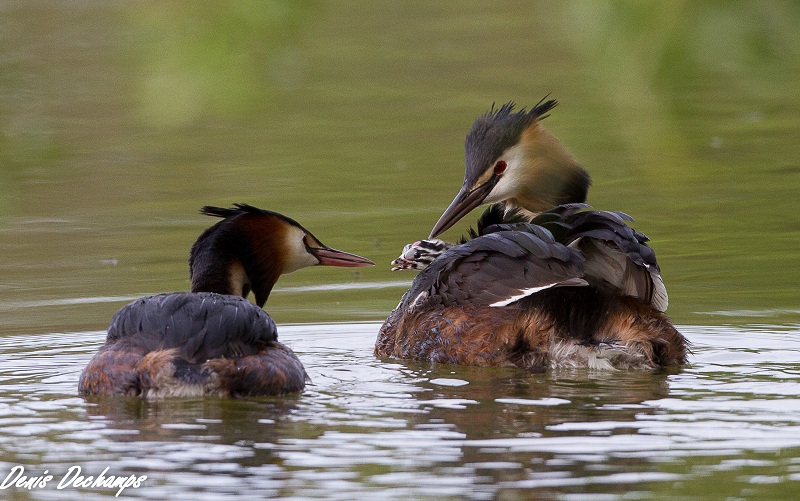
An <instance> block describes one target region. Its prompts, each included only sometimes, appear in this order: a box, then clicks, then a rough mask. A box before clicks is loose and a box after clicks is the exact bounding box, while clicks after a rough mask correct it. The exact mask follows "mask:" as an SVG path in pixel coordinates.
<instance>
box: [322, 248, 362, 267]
mask: <svg viewBox="0 0 800 501" xmlns="http://www.w3.org/2000/svg"><path fill="white" fill-rule="evenodd" d="M308 252H310V253H311V254H313V255H314V257H316V258H317V259H318V260H319V264H320V265H321V266H342V267H344V268H356V267H359V266H375V263H373V262H372V261H370V260H369V259H367V258H365V257H361V256H357V255H355V254H350V253H349V252H344V251H340V250H336V249H331V248H330V247H324V248H313V247H309V248H308Z"/></svg>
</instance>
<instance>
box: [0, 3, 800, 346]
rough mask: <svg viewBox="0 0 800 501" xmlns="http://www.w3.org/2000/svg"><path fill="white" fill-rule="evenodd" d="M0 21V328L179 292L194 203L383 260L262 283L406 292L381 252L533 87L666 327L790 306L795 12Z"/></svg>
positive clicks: (362, 311)
mask: <svg viewBox="0 0 800 501" xmlns="http://www.w3.org/2000/svg"><path fill="white" fill-rule="evenodd" d="M2 11H3V15H2V21H0V26H1V27H2V29H0V277H2V279H0V305H2V307H0V332H12V331H13V332H26V331H31V332H52V331H75V330H81V329H102V328H104V327H105V325H107V322H108V319H109V317H110V316H111V314H113V312H114V311H115V310H116V309H117V308H118V307H119V306H120V304H121V302H91V301H88V302H85V303H83V304H77V305H76V304H66V305H63V304H62V305H59V304H57V302H58V301H60V300H65V299H74V298H95V297H97V298H103V297H110V296H115V297H116V296H121V297H128V296H137V295H141V294H144V293H149V292H158V291H170V290H184V289H186V288H187V287H188V278H187V266H186V255H187V253H188V248H189V245H190V244H191V243H192V241H193V240H194V238H195V237H196V236H197V234H198V233H199V232H200V231H201V230H202V228H204V227H205V226H206V225H208V224H209V223H210V221H208V220H206V219H204V218H203V217H201V216H199V215H197V213H196V211H197V209H198V208H199V207H200V206H201V205H204V204H229V203H232V202H235V201H243V202H249V203H252V204H255V205H259V206H263V207H266V208H270V209H273V210H277V211H281V212H285V213H287V214H289V215H291V216H293V217H295V218H297V219H298V220H299V221H301V222H302V223H303V224H304V225H305V226H307V227H308V228H309V229H311V230H312V231H314V233H315V234H316V235H317V236H318V237H319V238H320V239H322V240H323V241H324V242H325V243H327V244H329V245H331V246H335V247H338V248H342V249H347V250H349V251H352V252H355V253H358V254H362V255H366V256H369V257H370V258H372V259H373V260H374V261H376V262H378V263H380V265H379V266H377V267H375V268H374V269H362V270H360V271H359V273H358V274H351V273H350V272H349V271H342V270H330V269H319V270H317V269H314V270H303V271H300V272H298V273H295V274H293V275H290V276H286V277H284V278H283V279H282V280H281V282H279V284H278V286H279V287H283V288H290V289H291V288H297V287H303V286H309V285H318V284H326V283H339V282H348V283H361V284H381V283H384V282H390V281H391V282H394V281H398V280H408V281H410V280H411V278H412V276H411V275H402V276H400V275H398V274H392V273H391V272H389V265H388V263H389V261H390V260H391V259H392V258H393V257H395V256H396V255H397V253H398V252H399V250H400V249H401V248H402V246H403V244H405V243H407V242H409V241H413V240H415V239H418V238H420V237H423V236H426V235H427V233H428V231H429V230H430V228H431V226H432V225H433V223H434V222H435V221H436V219H437V218H438V216H439V215H440V213H441V211H442V210H443V209H444V208H445V207H446V206H447V204H448V203H449V201H450V200H451V199H452V196H453V195H454V194H455V191H456V190H457V188H458V186H459V185H460V182H461V176H462V172H463V159H462V155H463V153H462V144H463V137H464V134H465V133H466V130H467V129H468V127H469V126H470V124H471V122H472V120H473V119H474V118H475V117H476V116H477V115H478V114H481V113H483V112H484V111H485V110H486V109H487V108H488V106H489V105H490V104H491V103H492V102H493V101H498V102H503V101H506V100H511V99H513V100H516V101H518V102H519V103H520V104H528V105H530V104H533V103H535V102H536V101H538V100H539V99H540V98H541V97H542V96H544V95H545V94H548V93H552V94H551V95H552V96H553V97H555V98H557V99H558V100H559V101H560V102H561V105H560V106H559V107H558V108H557V109H556V110H555V111H554V113H553V115H552V116H551V117H550V118H548V119H547V121H546V124H547V126H548V127H549V128H550V129H551V130H552V131H553V132H554V133H555V134H556V135H557V136H559V137H560V138H561V139H562V140H563V141H564V142H565V143H566V144H567V145H568V146H569V147H570V148H571V149H572V151H573V152H574V153H575V154H576V156H577V157H578V158H579V159H580V160H581V161H582V162H583V163H584V165H585V166H586V167H587V169H588V170H589V171H590V173H591V174H592V176H593V179H594V186H593V189H592V191H591V192H590V202H591V203H592V204H594V205H595V206H596V207H600V208H604V209H616V210H623V211H625V212H628V213H630V214H632V215H633V216H634V217H636V219H637V228H638V229H640V230H641V231H643V232H645V233H647V234H648V235H649V236H650V237H651V238H652V240H653V246H654V247H655V249H656V251H657V252H658V255H659V260H660V262H661V264H662V268H663V271H664V277H665V280H666V282H667V286H668V288H669V291H670V295H671V304H670V310H669V313H670V314H671V315H672V316H673V318H674V319H675V320H676V321H677V322H678V323H690V322H691V323H726V322H739V321H744V322H754V321H755V322H778V323H783V322H794V321H797V320H798V318H800V305H799V304H798V294H797V292H796V282H797V279H798V272H797V266H796V264H795V261H796V258H797V251H796V249H797V247H798V244H799V243H800V216H799V215H798V212H797V211H795V210H794V209H793V205H794V204H795V201H794V199H795V198H796V194H797V192H798V188H800V163H799V161H798V152H799V151H800V147H798V142H797V137H799V136H800V113H798V111H799V110H798V108H800V95H798V92H797V89H798V88H800V38H798V37H797V36H796V26H797V25H798V21H799V20H800V5H798V4H796V3H795V2H789V1H786V2H757V1H752V2H746V1H737V2H666V3H661V2H527V1H504V2H492V3H486V2H477V1H471V2H457V3H456V2H443V3H441V2H423V1H417V2H402V3H397V2H372V1H370V2H366V1H364V2H294V1H292V2H289V1H286V2H281V1H272V2H261V1H249V2H229V3H219V2H211V1H208V2H194V1H193V2H170V3H162V2H130V3H128V2H101V3H92V2H90V3H61V2H38V3H36V4H30V3H28V2H21V1H16V2H15V1H11V2H5V3H4V4H3V6H2ZM465 228H466V225H459V227H458V228H456V229H455V230H452V231H451V232H450V233H449V234H448V235H447V236H449V237H450V238H455V237H456V236H457V234H458V232H461V231H463V230H464V229H465ZM403 290H404V289H403V287H402V286H395V287H387V288H373V289H370V288H364V289H353V290H346V291H336V292H331V291H317V292H313V293H291V292H289V293H285V294H274V295H273V296H272V297H271V298H270V302H269V303H268V304H267V310H268V311H270V312H271V313H272V314H273V316H274V317H275V318H276V320H277V321H278V322H283V323H285V322H305V321H331V320H368V319H371V320H376V319H380V318H383V317H385V315H386V314H387V313H388V312H389V311H390V309H391V308H392V307H393V306H394V305H396V304H397V302H398V300H399V297H400V295H401V294H402V292H403ZM35 301H44V302H45V304H50V306H36V304H37V303H35ZM47 301H51V303H47ZM53 301H55V302H56V304H53V303H52V302H53ZM714 312H721V313H724V315H720V314H710V313H714Z"/></svg>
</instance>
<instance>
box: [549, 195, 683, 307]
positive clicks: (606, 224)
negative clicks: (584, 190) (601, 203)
mask: <svg viewBox="0 0 800 501" xmlns="http://www.w3.org/2000/svg"><path fill="white" fill-rule="evenodd" d="M588 207H589V206H588V205H585V204H565V205H561V206H558V207H556V208H554V209H552V210H550V211H547V212H544V213H542V214H540V215H539V216H537V217H536V218H534V219H533V223H535V224H539V225H541V226H543V227H545V228H547V229H548V230H550V231H551V232H552V233H553V234H554V235H555V236H556V239H557V240H558V241H559V242H562V243H564V244H565V245H569V246H570V247H573V248H576V249H578V250H580V252H581V254H582V255H583V257H584V258H585V260H586V265H585V272H586V277H585V278H586V279H587V280H588V281H589V282H590V283H591V284H592V285H593V286H596V287H601V288H604V289H609V290H611V291H614V292H616V293H618V294H622V295H626V296H633V297H637V298H639V299H642V300H643V301H645V302H647V303H649V304H650V305H651V306H653V307H654V308H656V309H657V310H659V311H665V310H666V309H667V305H668V302H669V300H668V297H667V290H666V288H665V287H664V282H663V281H662V279H661V270H660V268H659V266H658V262H657V261H656V254H655V252H653V249H651V248H650V247H649V246H648V245H647V242H648V238H647V236H646V235H644V234H643V233H639V232H638V231H636V230H634V229H633V228H631V227H629V226H628V223H629V222H631V221H633V218H632V217H630V216H629V215H627V214H625V213H623V212H611V211H596V210H584V209H587V208H588Z"/></svg>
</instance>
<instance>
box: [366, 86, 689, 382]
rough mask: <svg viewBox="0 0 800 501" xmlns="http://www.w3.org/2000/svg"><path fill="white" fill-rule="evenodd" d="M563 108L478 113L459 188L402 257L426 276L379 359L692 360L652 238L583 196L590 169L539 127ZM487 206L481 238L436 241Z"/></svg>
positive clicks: (408, 297)
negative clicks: (673, 318) (672, 314)
mask: <svg viewBox="0 0 800 501" xmlns="http://www.w3.org/2000/svg"><path fill="white" fill-rule="evenodd" d="M555 105H556V102H555V101H553V100H549V101H545V100H542V101H540V102H539V103H538V104H537V105H536V106H534V107H533V108H532V109H531V110H530V111H526V110H525V109H522V110H520V111H517V112H515V111H514V106H515V105H514V103H507V104H505V105H503V106H501V107H500V108H499V109H494V107H493V108H492V110H491V111H489V112H488V113H486V114H485V115H483V116H481V117H479V118H478V119H477V120H476V121H475V123H474V124H473V126H472V129H471V130H470V131H469V133H468V134H467V138H466V143H465V156H466V171H465V176H464V183H463V185H462V187H461V190H460V191H459V193H458V194H457V195H456V197H455V199H454V200H453V202H452V203H451V204H450V206H449V207H448V208H447V209H446V210H445V212H444V213H443V214H442V216H441V218H440V219H439V221H438V222H437V223H436V225H435V226H434V228H433V230H432V231H431V235H430V237H429V239H427V240H421V241H418V242H415V243H414V244H409V245H408V246H406V248H405V249H404V251H403V253H402V254H401V256H400V257H399V258H398V259H396V260H395V261H393V264H395V268H394V269H418V270H422V271H421V272H420V274H419V275H417V277H416V279H415V280H414V283H413V284H412V286H411V288H410V289H409V290H408V292H406V294H405V295H404V296H403V299H402V300H401V302H400V304H399V305H398V306H397V308H395V310H394V311H393V312H392V313H391V315H390V316H389V318H388V319H387V320H386V322H385V323H384V324H383V326H382V327H381V329H380V332H379V334H378V339H377V341H376V344H375V353H376V355H378V356H381V357H397V358H407V359H418V360H429V361H433V362H441V363H453V364H465V365H479V366H516V367H523V368H528V369H545V368H548V367H590V368H639V369H654V368H658V367H661V366H669V365H678V364H683V363H686V357H687V352H688V342H687V341H686V339H685V338H684V337H683V336H682V335H681V334H680V333H679V332H678V330H677V329H675V327H674V326H673V325H672V323H671V322H670V320H669V319H668V318H667V316H666V315H665V314H664V313H663V312H664V311H665V310H666V308H667V302H668V300H667V292H666V289H665V287H664V283H663V282H662V280H661V273H660V269H659V267H658V264H657V262H656V257H655V253H654V252H653V250H652V249H651V248H650V247H648V246H647V244H646V242H647V237H646V236H644V235H643V234H641V233H639V232H637V231H634V230H633V229H631V228H630V227H629V226H628V225H627V223H628V222H630V221H632V218H630V217H629V216H627V215H626V214H623V213H621V212H608V211H597V210H591V208H590V207H589V206H588V205H586V204H585V203H584V202H585V201H586V195H587V192H588V189H589V185H590V178H589V174H588V173H587V172H586V171H585V170H584V169H583V167H582V166H581V165H580V164H578V162H577V161H576V160H575V159H574V158H573V157H572V155H571V154H570V153H569V152H568V151H567V150H566V148H565V147H564V146H563V145H562V144H561V143H559V142H558V140H557V139H556V138H555V137H553V136H552V135H551V134H550V133H549V132H548V131H547V130H545V129H544V128H543V127H542V125H541V123H540V120H541V119H542V118H544V116H545V114H546V113H547V112H548V111H550V110H551V109H552V108H553V107H554V106H555ZM484 203H495V204H497V205H495V206H493V207H492V208H491V209H490V211H487V213H486V214H484V216H483V217H482V218H481V219H482V223H481V221H479V231H478V232H471V236H472V237H473V238H472V239H470V240H465V239H462V242H461V243H459V244H457V245H451V244H447V243H444V242H442V241H440V240H437V239H435V237H437V236H439V235H440V234H441V233H443V232H444V231H446V230H447V229H449V228H450V227H452V226H453V225H454V224H455V223H456V222H458V221H459V220H460V219H461V218H462V217H464V216H465V215H466V214H467V213H469V212H470V211H471V210H472V209H474V208H476V207H478V206H479V205H481V204H484ZM520 219H522V220H523V222H520Z"/></svg>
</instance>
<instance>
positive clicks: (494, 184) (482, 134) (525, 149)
mask: <svg viewBox="0 0 800 501" xmlns="http://www.w3.org/2000/svg"><path fill="white" fill-rule="evenodd" d="M556 104H557V103H556V101H555V100H552V99H551V100H545V99H542V100H541V101H539V103H538V104H537V105H536V106H534V107H533V108H531V110H530V111H528V110H526V109H525V108H522V109H521V110H520V111H517V112H515V111H514V107H515V104H514V103H513V102H509V103H506V104H504V105H502V106H501V107H500V108H499V109H495V108H494V105H492V109H491V110H490V111H489V112H488V113H486V114H485V115H483V116H481V117H478V119H477V120H475V123H473V124H472V128H471V129H470V131H469V133H468V134H467V138H466V141H465V143H464V153H465V160H466V169H465V172H464V183H463V185H462V186H461V190H460V191H459V192H458V194H457V195H456V197H455V199H453V202H452V203H451V204H450V206H449V207H448V208H447V210H445V211H444V213H443V214H442V216H441V217H440V218H439V221H438V222H437V223H436V225H435V226H434V227H433V230H431V234H430V237H429V238H435V237H437V236H438V235H440V234H442V233H443V232H445V231H446V230H447V229H448V228H450V227H452V226H453V225H454V224H455V223H456V222H458V221H459V220H460V219H461V218H462V217H464V216H465V215H466V214H467V213H469V212H470V211H471V210H472V209H474V208H475V207H478V206H479V205H481V204H484V203H493V202H503V203H505V204H506V206H507V207H519V208H522V209H525V210H526V211H529V212H531V213H538V212H541V211H544V210H547V209H549V208H551V207H554V206H556V205H559V204H563V203H572V202H575V203H579V202H584V201H585V200H586V194H587V191H588V189H589V184H590V179H589V174H588V173H587V172H586V171H585V170H584V169H583V167H581V166H580V165H579V164H578V162H577V161H576V160H575V159H574V158H573V157H572V155H571V154H570V153H569V152H568V151H567V149H566V148H565V147H564V146H563V145H562V144H561V143H559V142H558V140H557V139H556V138H555V137H553V135H551V134H550V133H549V132H548V131H547V130H545V129H544V127H542V125H541V123H540V121H541V120H542V119H543V118H545V117H546V116H547V115H546V113H547V112H548V111H550V110H551V109H553V107H554V106H555V105H556Z"/></svg>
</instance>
